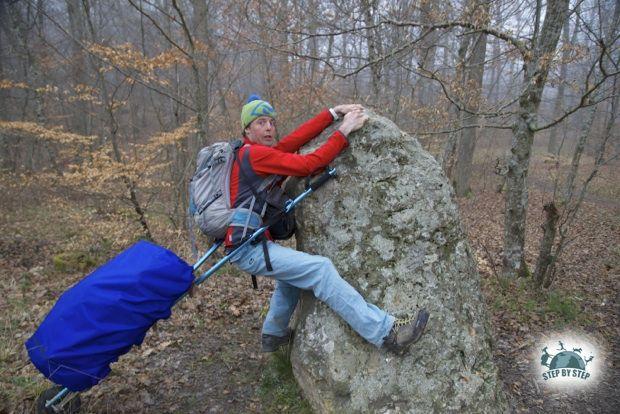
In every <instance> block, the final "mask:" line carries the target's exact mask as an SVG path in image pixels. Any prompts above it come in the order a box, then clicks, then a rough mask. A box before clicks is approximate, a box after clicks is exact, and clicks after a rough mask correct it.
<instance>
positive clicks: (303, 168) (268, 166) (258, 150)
mask: <svg viewBox="0 0 620 414" xmlns="http://www.w3.org/2000/svg"><path fill="white" fill-rule="evenodd" d="M328 115H329V113H328ZM329 116H330V117H331V115H329ZM291 135H292V134H291ZM289 136H290V135H289ZM308 141H309V140H308ZM306 142H307V141H306ZM348 145H349V143H348V141H347V139H346V138H345V136H344V135H343V134H342V132H340V131H335V132H334V133H333V134H332V135H331V136H330V137H329V139H328V140H327V142H325V143H324V144H323V145H321V146H320V147H319V148H317V149H316V150H315V151H313V152H311V153H309V154H303V155H302V154H293V153H290V152H284V151H282V150H281V149H278V148H277V147H274V148H271V147H267V146H264V145H252V146H251V147H250V148H248V150H250V155H249V157H250V164H251V165H252V168H253V169H254V171H255V172H256V173H257V174H261V175H269V174H277V175H285V176H294V177H305V176H308V175H311V174H313V173H314V172H316V171H317V170H319V169H321V168H323V167H326V166H327V165H329V163H330V162H332V161H333V160H334V158H336V157H337V156H338V154H340V152H341V151H342V150H343V149H345V148H346V147H347V146H348Z"/></svg>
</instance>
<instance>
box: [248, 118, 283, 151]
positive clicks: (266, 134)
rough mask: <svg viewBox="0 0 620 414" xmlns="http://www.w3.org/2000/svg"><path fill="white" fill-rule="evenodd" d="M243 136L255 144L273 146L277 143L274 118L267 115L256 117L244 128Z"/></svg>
mask: <svg viewBox="0 0 620 414" xmlns="http://www.w3.org/2000/svg"><path fill="white" fill-rule="evenodd" d="M245 136H246V137H247V138H248V139H249V140H250V141H252V142H254V143H255V144H261V145H265V146H267V147H273V146H275V145H276V144H277V143H278V139H277V132H276V121H275V119H273V118H271V117H269V116H261V117H258V118H256V119H255V120H254V121H252V122H251V123H250V125H248V126H247V127H246V128H245Z"/></svg>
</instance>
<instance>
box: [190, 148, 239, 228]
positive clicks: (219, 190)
mask: <svg viewBox="0 0 620 414" xmlns="http://www.w3.org/2000/svg"><path fill="white" fill-rule="evenodd" d="M242 144H243V143H242V142H241V141H240V140H236V141H233V142H216V143H215V144H212V145H210V146H208V147H205V148H203V149H201V150H200V152H199V153H198V160H197V163H196V172H195V173H194V176H193V177H192V179H191V180H190V182H189V212H190V216H192V217H193V219H194V221H195V222H196V224H198V227H199V228H200V230H201V231H202V233H204V234H206V235H207V236H208V237H210V238H212V239H223V238H224V236H225V235H226V229H227V228H228V225H229V223H230V219H231V217H232V213H233V209H232V208H231V205H230V172H231V171H232V165H233V162H234V160H235V152H236V151H238V150H239V148H241V146H242ZM190 220H191V218H190Z"/></svg>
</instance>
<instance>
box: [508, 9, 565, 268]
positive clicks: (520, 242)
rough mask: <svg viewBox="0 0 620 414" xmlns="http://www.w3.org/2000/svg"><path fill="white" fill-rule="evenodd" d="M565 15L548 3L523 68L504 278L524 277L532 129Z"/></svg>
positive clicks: (512, 155)
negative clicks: (543, 19)
mask: <svg viewBox="0 0 620 414" xmlns="http://www.w3.org/2000/svg"><path fill="white" fill-rule="evenodd" d="M567 13H568V0H550V1H548V2H547V10H546V13H545V21H544V23H543V27H542V30H541V31H540V36H539V37H538V38H537V39H534V48H533V50H532V51H531V52H532V54H531V58H530V59H528V57H529V56H526V57H525V58H526V59H527V60H526V61H525V64H524V75H523V92H522V93H521V95H520V97H519V108H518V114H517V116H516V120H515V122H514V123H513V126H512V131H513V140H512V147H511V149H510V155H509V158H508V172H507V174H506V197H505V200H506V212H505V219H504V253H503V268H502V273H503V275H504V277H514V276H517V275H521V276H524V275H527V273H528V270H527V267H526V265H525V257H524V248H525V222H526V217H527V201H528V194H527V173H528V169H529V163H530V155H531V149H532V142H533V139H534V130H533V128H534V127H535V125H536V115H537V112H538V108H539V106H540V100H541V97H542V92H543V88H544V86H545V83H546V81H547V75H548V73H549V64H550V62H551V56H552V53H554V51H555V49H556V47H557V44H558V40H559V38H560V32H561V31H562V25H563V23H564V21H565V20H566V14H567Z"/></svg>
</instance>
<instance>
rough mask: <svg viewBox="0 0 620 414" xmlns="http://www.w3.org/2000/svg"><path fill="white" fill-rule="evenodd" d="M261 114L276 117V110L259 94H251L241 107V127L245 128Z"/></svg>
mask: <svg viewBox="0 0 620 414" xmlns="http://www.w3.org/2000/svg"><path fill="white" fill-rule="evenodd" d="M261 116H269V117H271V118H275V117H276V111H275V110H274V109H273V106H271V105H270V104H269V102H267V101H263V100H261V99H260V96H258V95H250V97H249V98H248V101H247V103H246V104H245V105H243V109H241V129H245V128H246V127H247V126H248V125H250V123H251V122H252V121H254V120H255V119H256V118H259V117H261Z"/></svg>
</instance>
